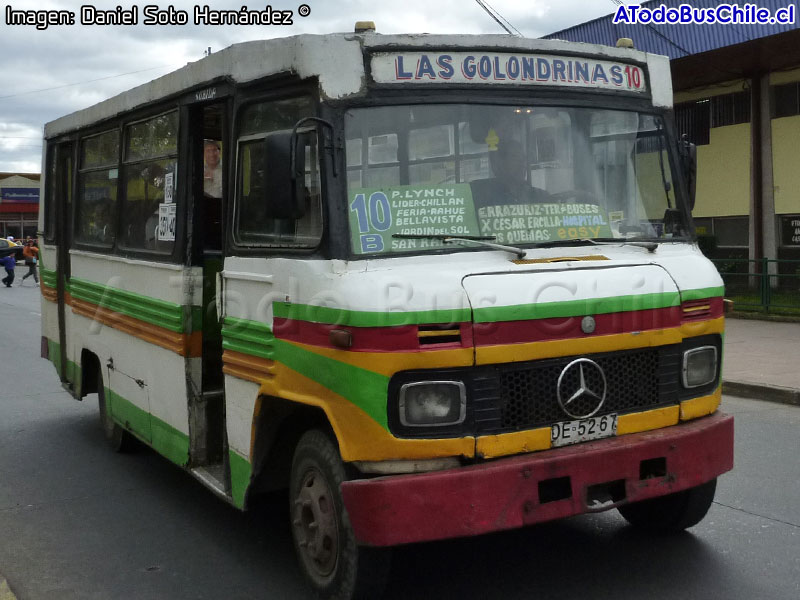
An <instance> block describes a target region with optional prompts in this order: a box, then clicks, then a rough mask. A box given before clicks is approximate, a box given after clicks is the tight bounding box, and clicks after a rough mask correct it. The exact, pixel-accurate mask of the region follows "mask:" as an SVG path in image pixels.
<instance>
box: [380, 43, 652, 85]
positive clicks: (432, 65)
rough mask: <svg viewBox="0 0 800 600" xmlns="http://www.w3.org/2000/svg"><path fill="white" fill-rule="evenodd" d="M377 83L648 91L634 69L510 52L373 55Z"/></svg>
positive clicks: (573, 59)
mask: <svg viewBox="0 0 800 600" xmlns="http://www.w3.org/2000/svg"><path fill="white" fill-rule="evenodd" d="M372 76H373V78H374V79H375V81H376V83H424V84H449V83H455V84H462V85H463V84H465V83H466V84H469V83H478V84H486V83H492V84H517V85H520V84H521V85H554V86H560V87H579V88H592V89H613V90H623V91H627V92H637V93H642V92H646V91H647V86H646V83H645V76H644V70H643V69H642V68H641V67H638V66H636V65H629V64H625V63H618V62H613V61H607V60H593V59H588V58H575V57H559V56H547V55H530V54H510V53H489V54H481V53H477V52H476V53H467V52H450V53H447V54H440V53H437V52H399V53H378V54H375V55H374V56H373V57H372Z"/></svg>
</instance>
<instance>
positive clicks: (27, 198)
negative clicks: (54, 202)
mask: <svg viewBox="0 0 800 600" xmlns="http://www.w3.org/2000/svg"><path fill="white" fill-rule="evenodd" d="M38 220H39V174H38V173H0V237H4V238H5V237H8V236H13V237H15V238H26V237H36V228H37V222H38Z"/></svg>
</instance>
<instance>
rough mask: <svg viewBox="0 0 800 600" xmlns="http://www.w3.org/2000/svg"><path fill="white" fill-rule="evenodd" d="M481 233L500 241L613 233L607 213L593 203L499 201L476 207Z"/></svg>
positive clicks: (590, 236)
mask: <svg viewBox="0 0 800 600" xmlns="http://www.w3.org/2000/svg"><path fill="white" fill-rule="evenodd" d="M478 222H479V223H480V228H481V235H494V236H496V238H497V241H498V242H500V243H501V244H523V243H528V242H551V241H556V240H573V239H583V238H602V237H612V233H611V226H610V225H609V223H608V217H607V216H606V214H605V211H603V209H602V208H600V207H599V206H597V205H596V204H577V203H565V204H545V203H541V204H500V205H497V206H485V207H483V208H481V209H479V210H478Z"/></svg>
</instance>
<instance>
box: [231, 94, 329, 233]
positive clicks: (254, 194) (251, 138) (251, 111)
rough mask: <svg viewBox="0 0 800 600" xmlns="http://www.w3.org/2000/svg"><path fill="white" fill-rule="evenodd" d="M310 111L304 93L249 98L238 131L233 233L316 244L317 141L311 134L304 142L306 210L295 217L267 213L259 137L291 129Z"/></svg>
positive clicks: (318, 228)
mask: <svg viewBox="0 0 800 600" xmlns="http://www.w3.org/2000/svg"><path fill="white" fill-rule="evenodd" d="M312 114H313V105H312V103H311V99H310V98H307V97H303V98H293V99H289V100H277V101H273V102H263V103H258V104H252V105H249V106H247V107H246V108H245V109H244V112H243V117H242V119H241V123H242V127H241V130H240V132H239V144H238V152H237V153H238V156H237V164H238V172H237V186H236V189H237V193H236V199H235V217H234V239H235V241H236V243H237V244H241V245H243V246H256V247H259V246H260V247H284V248H286V247H288V248H314V247H316V246H317V244H319V241H320V240H321V239H322V229H323V218H322V191H321V183H320V181H321V178H320V167H319V152H318V143H317V139H316V137H315V136H306V137H305V138H301V139H307V140H309V142H308V145H307V146H306V148H305V152H306V161H305V162H306V171H305V176H304V181H302V182H298V183H300V184H301V185H303V186H304V188H305V207H304V208H305V210H304V214H303V216H302V217H300V218H299V219H276V218H272V217H270V216H268V206H269V201H270V198H269V180H268V178H269V173H268V172H266V171H267V170H268V169H265V168H264V155H263V140H264V137H265V136H266V135H267V134H268V133H270V132H273V131H281V130H290V129H292V127H293V126H294V124H295V123H296V122H297V121H298V120H300V119H302V118H303V117H306V116H311V115H312Z"/></svg>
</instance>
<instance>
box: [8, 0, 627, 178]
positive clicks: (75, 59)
mask: <svg viewBox="0 0 800 600" xmlns="http://www.w3.org/2000/svg"><path fill="white" fill-rule="evenodd" d="M206 2H207V5H209V6H210V7H211V8H212V9H234V10H237V9H240V8H241V7H242V6H247V7H248V8H249V9H251V10H264V8H265V6H266V5H267V4H268V3H267V2H262V3H258V2H252V1H249V0H234V1H220V0H206ZM303 3H304V4H305V5H307V6H308V7H310V9H311V10H310V14H309V15H308V16H307V17H299V16H298V8H299V7H300V6H301V4H303ZM487 3H488V4H489V5H490V6H491V7H493V8H494V9H495V10H496V11H497V12H498V13H500V15H502V16H503V17H504V18H505V19H507V20H508V21H509V22H510V23H511V24H512V25H513V26H514V27H515V28H516V29H517V30H519V31H520V32H521V33H522V34H523V35H524V36H525V37H532V38H537V37H541V36H543V35H546V34H549V33H552V32H554V31H559V30H561V29H565V28H567V27H570V26H572V25H577V24H578V23H583V22H585V21H589V20H591V19H594V18H597V17H600V16H603V15H606V14H610V13H612V12H614V9H615V8H616V4H615V3H614V2H613V0H525V1H520V0H487ZM81 4H82V3H79V2H63V1H58V0H33V1H31V0H16V1H14V2H11V3H10V4H2V5H0V6H1V7H2V14H0V82H2V87H0V172H19V173H38V172H39V171H40V170H41V152H42V149H41V137H42V131H43V126H44V124H45V123H47V122H48V121H51V120H53V119H56V118H58V117H61V116H63V115H66V114H69V113H71V112H73V111H76V110H79V109H82V108H86V107H88V106H91V105H93V104H96V103H98V102H100V101H102V100H105V99H106V98H110V97H112V96H115V95H117V94H119V93H120V92H123V91H125V90H127V89H130V88H133V87H136V86H137V85H140V84H142V83H145V82H147V81H150V80H152V79H155V78H157V77H160V76H162V75H165V74H166V73H169V72H170V71H174V70H176V69H178V68H180V67H182V66H183V65H185V64H186V63H188V62H193V61H196V60H199V59H200V58H202V57H203V56H204V54H205V52H206V51H207V49H208V48H211V51H212V52H218V51H220V50H222V49H224V48H227V47H228V46H230V45H231V44H235V43H238V42H244V41H249V40H256V39H266V38H275V37H284V36H289V35H296V34H299V33H332V32H343V31H352V29H353V25H354V23H355V22H356V21H359V20H371V21H374V22H375V24H376V26H377V31H378V33H386V34H390V33H470V34H481V33H504V31H503V30H502V29H501V28H500V26H499V25H498V24H497V23H496V22H495V21H494V20H493V19H492V18H491V17H490V16H489V15H488V14H487V13H486V12H485V11H484V10H483V9H482V8H481V7H480V6H479V5H478V3H477V2H475V1H474V0H437V1H435V2H434V1H431V0H402V1H400V2H396V1H389V0H383V1H381V0H271V1H270V2H269V5H271V6H272V8H273V9H274V10H292V11H294V19H293V24H292V25H290V26H282V25H281V26H276V25H273V26H235V27H232V26H225V27H222V26H201V25H195V24H194V13H193V11H194V8H195V6H197V4H196V3H191V2H184V1H181V0H168V1H162V2H160V3H159V0H144V1H139V2H137V1H136V0H134V1H133V2H129V1H128V0H116V1H113V2H103V1H95V3H94V4H93V5H90V6H93V7H94V8H96V9H97V10H98V11H109V10H111V11H113V10H114V9H116V8H117V7H118V6H120V7H121V8H122V9H123V10H125V11H130V10H131V9H132V8H133V7H136V8H137V9H138V20H139V24H138V25H135V26H134V25H107V24H102V25H86V24H81V13H80V6H81ZM202 5H203V4H201V6H202ZM147 6H156V7H158V9H161V10H162V11H164V13H163V14H164V15H165V16H166V14H167V13H166V11H167V9H168V7H169V6H173V7H174V8H175V9H178V10H184V11H187V14H188V17H189V18H188V21H189V22H188V24H185V25H180V24H175V25H144V24H142V21H143V20H144V16H145V15H144V11H145V7H147ZM9 10H13V11H35V10H36V11H59V10H61V11H64V10H68V11H71V12H73V13H75V14H76V22H75V24H72V25H51V26H48V27H46V28H42V29H38V28H37V27H36V26H35V25H10V24H8V17H9V14H8V13H9ZM26 14H28V13H26ZM50 14H52V15H55V14H56V13H55V12H53V13H50ZM43 15H44V13H39V18H43ZM32 18H36V17H32Z"/></svg>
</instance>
